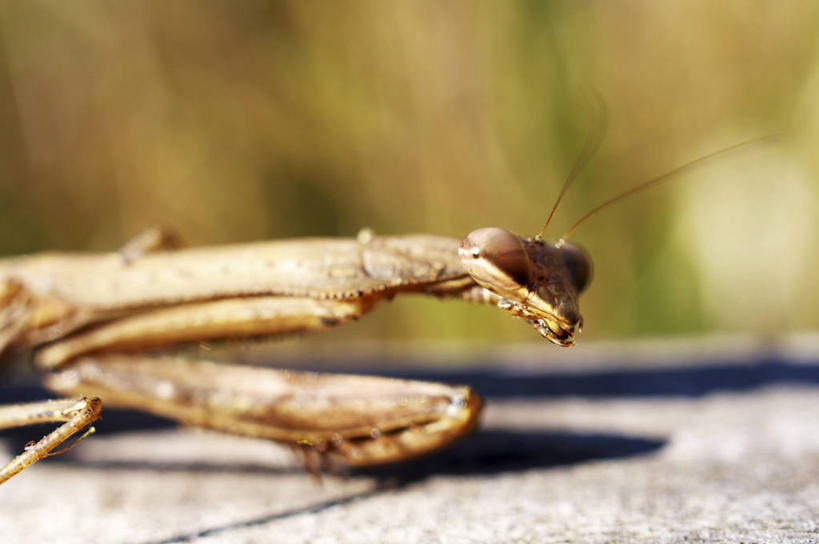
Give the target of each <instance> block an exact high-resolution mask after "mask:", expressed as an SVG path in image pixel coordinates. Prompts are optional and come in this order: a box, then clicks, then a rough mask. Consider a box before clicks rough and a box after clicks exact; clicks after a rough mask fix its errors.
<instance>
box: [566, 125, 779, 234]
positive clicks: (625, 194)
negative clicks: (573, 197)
mask: <svg viewBox="0 0 819 544" xmlns="http://www.w3.org/2000/svg"><path fill="white" fill-rule="evenodd" d="M776 138H777V136H776V135H769V136H762V137H759V138H754V139H752V140H746V141H744V142H740V143H738V144H734V145H732V146H730V147H726V148H723V149H720V150H719V151H714V152H713V153H709V154H708V155H703V156H702V157H699V158H697V159H694V160H692V161H690V162H687V163H685V164H683V165H681V166H678V167H677V168H674V169H673V170H670V171H668V172H666V173H665V174H662V175H660V176H657V177H655V178H652V179H650V180H648V181H644V182H643V183H640V184H637V185H635V186H634V187H632V188H631V189H627V190H626V191H624V192H622V193H620V194H619V195H617V196H614V197H612V198H610V199H608V200H606V201H605V202H603V203H602V204H600V205H599V206H597V207H595V208H593V209H592V210H591V211H590V212H588V213H587V214H586V215H584V216H583V217H581V218H580V219H578V220H577V222H576V223H575V224H574V225H572V226H571V228H569V230H567V231H566V234H564V235H563V236H562V237H561V238H560V242H558V243H562V242H564V241H565V240H567V239H568V238H569V236H571V235H572V234H573V233H574V231H575V229H577V227H579V226H580V225H581V224H582V223H584V222H585V221H586V220H587V219H588V218H590V217H591V216H593V215H594V214H596V213H597V212H599V211H600V210H602V209H604V208H607V207H608V206H610V205H611V204H614V203H615V202H619V201H620V200H623V199H624V198H627V197H630V196H631V195H633V194H635V193H639V192H640V191H642V190H644V189H648V188H650V187H653V186H654V185H658V184H660V183H662V182H664V181H668V180H669V179H671V178H673V177H674V176H677V175H679V174H682V173H683V172H686V171H688V170H691V169H692V168H694V167H697V166H701V165H702V164H703V163H705V162H707V161H710V160H711V159H715V158H717V157H720V156H723V155H726V154H728V153H730V152H732V151H736V150H737V149H740V148H743V147H746V146H749V145H752V144H757V143H761V142H765V141H770V140H774V139H776ZM561 196H562V193H561ZM550 217H551V216H550Z"/></svg>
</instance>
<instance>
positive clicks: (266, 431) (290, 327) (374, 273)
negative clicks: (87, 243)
mask: <svg viewBox="0 0 819 544" xmlns="http://www.w3.org/2000/svg"><path fill="white" fill-rule="evenodd" d="M756 141H759V139H757V140H752V141H750V142H744V143H742V144H738V145H735V146H732V147H729V148H727V149H723V150H721V151H718V152H716V153H712V154H710V155H707V156H704V157H700V158H698V159H695V160H694V161H691V162H689V163H687V164H685V165H683V166H681V167H678V168H676V169H674V170H672V171H670V172H667V173H666V174H664V175H662V176H659V177H657V178H654V179H651V180H649V181H646V182H644V183H641V184H639V185H637V186H635V187H634V188H632V189H630V190H628V191H626V192H625V193H622V194H620V195H618V196H616V197H614V198H613V199H611V200H609V201H607V202H604V203H603V204H602V205H600V206H598V207H597V208H595V209H593V210H592V211H591V212H589V213H588V214H586V215H585V216H583V217H582V218H581V219H580V220H579V221H578V222H577V223H575V225H574V226H573V227H572V228H571V229H570V230H569V231H568V232H567V233H566V235H564V236H563V237H562V238H561V239H560V240H559V241H558V242H557V243H555V244H549V243H547V242H545V241H543V240H542V239H541V236H542V234H543V232H544V230H545V228H546V226H547V225H548V223H549V220H550V219H551V217H552V214H553V213H554V211H555V209H556V208H557V205H558V203H559V202H560V199H561V198H562V196H563V194H564V193H565V191H566V189H567V188H568V186H569V184H570V183H571V181H572V180H573V178H574V177H575V175H576V173H577V171H578V170H579V165H580V164H581V163H582V162H583V161H584V160H585V159H586V158H587V157H588V154H589V153H588V151H589V147H588V145H587V148H586V149H584V152H583V153H582V154H581V156H580V158H579V159H578V161H577V163H576V165H575V168H574V169H573V171H572V174H571V175H570V176H569V177H568V179H567V180H566V182H565V184H564V186H563V189H562V191H561V193H560V196H559V197H558V199H557V201H556V202H555V204H554V207H553V208H552V211H551V213H550V214H549V219H547V221H546V225H544V227H543V229H542V230H541V232H540V233H539V234H538V235H537V236H535V237H526V236H517V235H515V234H513V233H511V232H509V231H507V230H504V229H500V228H482V229H478V230H475V231H473V232H471V233H470V234H469V235H467V236H466V238H464V239H463V240H457V239H455V238H450V237H447V236H436V235H423V234H422V235H406V236H375V235H373V234H372V233H371V232H370V231H367V230H364V231H362V232H361V233H360V234H359V236H358V237H357V238H356V239H331V238H315V239H297V240H286V241H272V242H261V243H252V244H244V245H231V246H225V247H212V248H192V249H178V248H177V247H176V244H175V242H174V240H173V238H172V237H170V236H168V235H167V234H166V233H164V232H162V231H160V230H156V229H154V230H148V231H146V232H144V233H143V234H141V235H140V236H138V237H137V238H135V239H134V240H132V241H131V242H129V243H128V244H127V245H126V246H124V247H123V248H122V249H121V250H120V251H118V252H113V253H109V254H73V253H42V254H37V255H32V256H25V257H17V258H8V259H3V260H0V355H2V354H3V353H4V352H9V351H11V350H21V349H26V350H34V364H35V365H36V367H37V369H38V370H39V371H40V372H41V374H42V379H43V381H44V383H45V385H46V387H47V388H49V389H50V390H52V391H54V392H56V393H57V394H59V395H62V396H65V397H66V398H65V399H62V400H53V401H44V402H37V403H30V404H24V405H13V406H6V407H0V428H4V427H11V426H20V425H27V424H31V423H35V422H43V421H53V422H62V425H60V426H59V427H58V428H57V429H56V430H55V431H53V432H52V433H50V434H48V435H46V436H45V437H44V438H43V439H41V440H40V441H39V442H37V443H36V444H33V445H31V446H29V447H28V448H27V449H26V451H24V452H23V453H22V454H20V455H19V456H18V457H17V458H15V459H14V460H12V461H11V462H10V463H9V464H8V465H7V466H6V467H4V468H3V469H2V470H0V483H2V482H4V481H6V480H8V479H9V478H11V477H12V476H14V475H15V474H17V473H19V472H20V471H22V470H23V469H25V468H26V467H28V466H29V465H31V464H33V463H34V462H36V461H37V460H39V459H41V458H43V457H47V456H49V455H53V454H55V453H59V452H54V451H53V450H54V448H56V447H58V446H59V445H60V444H62V443H64V442H65V441H66V440H67V439H68V438H69V437H71V436H73V435H75V434H77V433H80V432H81V431H83V429H86V428H87V429H88V430H86V431H85V433H84V434H82V435H80V437H79V438H78V439H77V440H76V441H79V440H80V439H82V438H83V437H84V436H85V435H86V434H88V433H89V432H93V427H89V426H90V425H91V424H92V423H93V422H94V421H95V420H96V419H98V418H99V416H100V412H101V408H102V404H101V403H102V401H101V400H100V399H103V400H104V401H105V403H106V404H111V405H116V406H123V407H129V408H136V409H139V410H144V411H147V412H151V413H154V414H157V415H160V416H164V417H168V418H172V419H175V420H177V421H179V422H181V423H184V424H188V425H195V426H200V427H206V428H210V429H215V430H218V431H223V432H227V433H233V434H238V435H244V436H251V437H259V438H266V439H271V440H275V441H279V442H284V443H289V444H291V445H294V446H296V447H298V448H301V449H302V450H303V451H304V452H305V460H306V464H307V465H308V469H311V470H313V471H315V470H317V469H319V468H322V466H323V465H324V463H325V462H326V461H327V460H328V459H339V460H340V461H341V462H342V463H344V464H346V465H350V466H361V465H373V464H380V463H387V462H392V461H396V460H401V459H405V458H409V457H413V456H416V455H420V454H423V453H426V452H429V451H431V450H434V449H438V448H441V447H443V446H445V445H447V444H449V443H450V442H452V441H453V440H455V439H457V438H459V437H461V436H463V435H465V434H467V433H468V432H470V431H471V430H472V429H474V428H475V426H476V425H477V422H478V416H479V413H480V410H481V399H480V397H479V396H478V395H477V393H475V392H474V391H472V390H471V389H470V388H469V387H467V386H454V385H447V384H441V383H427V382H419V381H410V380H400V379H391V378H380V377H365V376H354V375H344V374H316V373H309V372H295V371H283V370H275V369H269V368H257V367H247V366H232V365H222V364H216V363H214V362H210V361H204V360H203V361H192V360H188V359H182V358H180V357H175V356H170V355H156V354H155V351H156V350H157V349H159V348H162V347H165V346H169V345H172V344H178V343H186V342H192V343H196V342H201V341H206V340H213V339H221V338H243V337H256V336H271V335H278V334H285V333H292V332H300V331H319V330H322V329H327V328H330V327H334V326H337V325H339V324H341V323H344V322H347V321H350V320H356V319H358V318H360V317H361V316H363V315H364V314H366V313H368V312H369V311H370V310H372V309H373V308H374V307H375V306H376V305H377V304H378V303H379V302H381V301H384V300H390V299H392V298H393V297H394V296H396V295H399V294H404V293H418V294H425V295H432V296H436V297H441V298H453V299H461V300H466V301H471V302H477V303H487V304H492V305H495V306H497V307H498V308H500V309H501V310H503V311H504V312H507V313H510V314H512V315H514V316H517V317H519V318H522V319H523V320H525V321H527V322H528V323H529V324H530V325H531V326H533V327H534V328H535V330H536V331H537V332H538V333H539V334H540V335H541V336H543V337H544V338H546V339H547V340H550V341H551V342H552V343H554V344H557V345H559V346H572V345H574V343H575V337H576V335H577V334H578V333H579V332H580V329H581V327H582V323H583V320H582V317H581V315H580V311H579V307H578V295H579V294H580V293H581V292H582V291H583V290H584V289H585V288H586V287H587V285H588V283H589V280H590V278H591V260H590V258H589V257H588V255H587V254H586V253H585V251H584V250H583V249H581V248H580V247H579V246H577V245H574V244H571V243H569V242H566V239H567V238H568V236H569V235H570V234H572V232H574V230H575V228H576V227H577V226H578V225H579V224H580V223H582V222H583V221H585V220H586V219H587V218H588V217H590V216H591V215H593V214H595V213H596V212H597V211H599V210H600V209H602V208H604V207H606V206H608V205H610V204H612V203H613V202H615V201H617V200H620V199H622V198H625V197H626V196H629V195H631V194H633V193H635V192H637V191H640V190H642V189H645V188H647V187H650V186H652V185H655V184H657V183H659V182H661V181H664V180H667V179H668V178H670V177H671V176H673V175H676V174H678V173H680V172H681V171H682V170H685V169H688V168H690V167H692V166H694V165H697V164H700V163H702V162H703V161H705V160H708V159H711V158H713V157H716V156H717V155H722V154H724V153H727V152H728V151H731V150H733V149H736V148H738V147H740V146H745V145H748V144H750V143H752V142H756ZM146 350H147V351H146ZM76 441H75V442H73V443H72V444H71V445H70V446H68V447H72V446H73V445H74V444H76ZM66 449H67V448H66ZM61 451H64V450H61Z"/></svg>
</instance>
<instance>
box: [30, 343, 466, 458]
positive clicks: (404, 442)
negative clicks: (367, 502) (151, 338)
mask: <svg viewBox="0 0 819 544" xmlns="http://www.w3.org/2000/svg"><path fill="white" fill-rule="evenodd" d="M46 385H47V386H48V387H49V388H50V389H53V390H56V391H63V392H71V391H86V392H93V394H94V395H99V396H100V397H102V398H110V399H116V401H115V403H116V404H118V405H124V406H128V407H131V408H136V409H140V410H144V411H148V412H151V413H154V414H157V415H161V416H164V417H168V418H172V419H175V420H177V421H180V422H182V423H185V424H189V425H196V426H200V427H206V428H210V429H216V430H219V431H224V432H229V433H232V434H239V435H243V436H251V437H258V438H267V439H272V440H277V441H281V442H288V443H291V444H296V445H300V446H309V447H311V448H315V449H316V450H317V451H318V452H320V453H322V454H327V455H336V456H339V457H340V458H341V459H342V460H343V462H344V463H345V464H347V465H353V466H355V465H365V464H377V463H385V462H389V461H395V460H398V459H401V458H404V457H407V456H408V455H416V454H420V453H423V452H426V451H429V450H433V449H436V448H438V447H440V446H441V444H443V443H448V442H450V441H451V440H453V439H455V438H456V437H458V436H461V435H463V434H465V433H467V432H469V431H470V430H471V429H472V428H473V427H474V426H475V424H476V423H477V415H478V413H479V411H480V406H481V403H480V399H479V397H478V396H477V395H476V394H475V393H473V392H472V391H471V390H470V389H469V388H468V387H456V386H449V385H445V384H438V383H427V382H418V381H411V380H399V379H393V378H380V377H370V376H352V375H342V374H324V373H322V374H319V373H312V372H295V371H287V370H275V369H267V368H257V367H246V366H236V365H224V364H218V363H213V362H208V361H195V360H190V359H185V358H181V357H170V356H164V357H148V356H133V355H106V356H99V357H94V358H91V357H83V358H80V359H78V360H77V361H75V362H74V363H73V364H72V365H71V368H70V369H69V370H65V371H61V372H56V373H53V374H51V375H49V376H48V377H47V378H46Z"/></svg>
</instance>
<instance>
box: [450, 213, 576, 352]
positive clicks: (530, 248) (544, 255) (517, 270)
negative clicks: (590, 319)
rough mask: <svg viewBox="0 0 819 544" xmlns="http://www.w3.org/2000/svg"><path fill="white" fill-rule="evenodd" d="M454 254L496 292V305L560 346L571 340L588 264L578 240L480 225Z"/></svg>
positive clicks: (478, 281) (574, 333) (475, 277)
mask: <svg viewBox="0 0 819 544" xmlns="http://www.w3.org/2000/svg"><path fill="white" fill-rule="evenodd" d="M458 256H459V257H460V259H461V263H462V264H463V266H464V268H465V269H466V271H467V273H468V274H469V275H470V276H471V277H472V279H474V280H475V282H476V283H478V284H479V285H481V286H482V287H485V288H486V289H488V290H490V291H491V292H492V293H494V294H496V295H497V296H499V297H500V300H499V301H498V307H499V308H501V309H502V310H505V311H507V312H509V313H511V314H513V315H516V316H518V317H521V318H523V319H525V320H526V321H528V322H529V323H530V324H531V325H532V326H533V327H534V328H535V329H536V330H537V331H538V332H539V333H540V334H541V336H543V337H544V338H546V339H548V340H550V341H551V342H553V343H555V344H557V345H559V346H573V345H574V343H575V339H574V337H575V335H576V334H577V333H579V332H580V330H581V328H582V326H583V318H582V317H581V316H580V310H579V308H578V304H577V297H578V295H579V294H580V292H582V291H583V289H585V288H586V286H587V285H588V283H589V280H590V279H591V270H592V264H591V259H590V258H589V256H588V254H587V253H586V252H585V251H584V250H583V249H581V248H580V246H577V245H574V244H570V243H565V242H562V241H561V242H558V243H557V244H554V245H552V244H547V243H546V242H543V241H542V240H539V239H536V238H528V237H523V236H517V235H515V234H512V233H511V232H509V231H508V230H504V229H500V228H483V229H478V230H475V231H472V232H471V233H469V235H468V236H467V237H466V238H464V240H463V241H462V242H461V247H460V249H459V250H458Z"/></svg>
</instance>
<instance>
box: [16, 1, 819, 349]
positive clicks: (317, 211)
mask: <svg viewBox="0 0 819 544" xmlns="http://www.w3.org/2000/svg"><path fill="white" fill-rule="evenodd" d="M817 36H819V3H817V2H814V1H804V2H798V1H792V2H785V3H774V2H770V3H768V2H750V1H723V2H712V1H708V0H703V1H692V2H652V1H645V2H629V1H626V2H569V1H567V2H538V1H505V2H490V1H487V2H474V1H447V2H440V1H438V2H432V1H414V2H409V1H406V2H397V1H396V2H385V1H377V0H374V1H370V2H366V1H364V2H329V1H328V2H309V1H302V0H299V1H292V2H275V3H272V2H260V1H239V2H236V1H230V2H228V1H209V2H203V1H181V0H175V1H173V2H161V1H156V2H149V1H120V2H109V1H86V0H72V1H71V2H65V1H58V0H54V1H36V0H23V1H10V0H3V1H2V2H0V164H2V171H1V172H0V255H13V254H20V253H29V252H35V251H40V250H45V249H76V250H109V249H113V248H116V247H118V246H119V245H121V244H122V243H123V242H124V241H125V240H127V239H128V238H129V237H130V236H132V235H134V234H135V233H137V232H138V231H139V230H141V229H142V228H144V227H145V226H149V225H165V226H169V227H172V228H173V229H175V230H176V231H178V232H179V233H180V234H181V236H182V237H183V238H184V239H186V240H187V241H188V242H190V243H192V244H216V243H230V242H239V241H246V240H255V239H266V238H280V237H294V236H315V235H321V236H354V235H355V234H356V232H357V231H358V230H359V229H360V228H361V227H370V228H372V229H374V230H375V231H376V232H377V233H382V234H388V233H396V234H398V233H412V232H431V233H439V234H448V235H453V236H457V237H463V236H464V235H466V234H467V233H468V232H469V231H471V230H473V229H475V228H478V227H483V226H502V227H504V228H507V229H510V230H513V231H515V232H518V233H523V234H534V233H536V232H537V231H538V230H539V229H540V227H541V225H542V222H543V220H544V219H545V216H546V214H547V212H548V210H549V208H550V206H551V205H552V203H553V201H554V199H555V197H556V195H557V193H558V191H559V189H560V186H561V184H562V182H563V180H564V178H565V177H566V175H567V173H568V172H569V170H570V169H571V166H572V163H573V162H574V160H575V158H576V156H577V154H578V153H579V151H580V149H581V148H582V146H583V143H584V141H585V139H586V136H587V132H588V124H589V123H588V118H589V116H588V110H589V99H588V96H589V92H588V90H589V89H592V90H593V91H594V92H596V93H598V94H599V95H600V96H601V97H602V99H603V101H604V102H605V105H606V109H607V114H608V129H607V131H606V133H605V135H604V139H603V143H602V146H601V148H600V149H599V151H598V153H597V154H596V155H595V157H594V159H593V160H592V161H591V163H590V164H588V165H587V166H586V168H585V169H584V170H583V172H582V173H581V176H580V178H579V179H578V180H577V182H576V184H575V186H574V187H573V188H572V189H571V190H570V191H569V193H568V195H567V197H566V199H565V200H564V203H563V204H562V206H561V208H560V209H559V211H558V214H557V216H556V219H555V220H554V222H553V225H552V227H550V230H549V232H547V238H550V239H556V238H558V237H559V236H560V234H561V233H563V232H564V231H565V229H566V228H568V226H569V225H571V224H572V223H573V222H574V221H575V220H576V219H577V218H578V217H580V216H581V215H582V214H583V213H585V212H586V211H588V210H589V209H591V208H592V207H593V206H594V205H596V204H598V203H600V202H601V201H603V200H605V199H606V198H608V197H610V196H612V195H614V194H616V193H618V192H620V191H622V190H624V189H626V188H628V187H630V186H631V185H633V184H635V183H637V182H639V181H642V180H644V179H647V178H649V177H652V176H654V175H657V174H660V173H663V172H665V171H667V170H670V169H671V168H673V167H675V166H677V165H679V164H681V163H684V162H687V161H689V160H691V159H693V158H696V157H698V156H700V155H704V154H706V153H709V152H711V151H714V150H717V149H720V148H723V147H727V146H730V145H732V144H734V143H737V142H740V141H743V140H747V139H750V138H754V137H757V136H763V135H766V134H771V133H781V134H782V135H783V137H782V141H781V142H780V143H778V144H765V145H758V146H753V147H751V148H748V149H745V150H743V151H740V152H737V153H733V154H731V155H729V156H727V157H723V158H721V159H719V160H717V161H714V162H710V163H708V164H707V165H704V166H702V167H701V168H697V169H695V170H694V171H692V172H690V173H688V174H686V175H685V176H682V177H681V178H680V179H679V180H678V181H676V182H674V183H671V184H667V185H664V186H662V187H658V188H656V189H653V190H651V191H649V192H646V193H642V194H641V195H640V196H637V197H634V198H632V199H629V200H627V201H624V202H622V203H621V204H619V205H617V206H616V207H613V208H610V209H608V210H606V211H605V212H603V213H601V214H600V215H599V216H597V217H595V218H594V219H592V220H590V221H589V222H588V223H586V224H584V225H583V226H582V227H581V228H580V229H579V230H578V231H577V232H576V234H575V235H574V241H575V242H577V243H580V244H581V245H583V246H585V247H586V248H587V250H588V251H589V252H590V253H591V255H592V256H593V258H594V261H595V277H594V279H593V282H592V285H591V287H590V289H589V290H588V292H587V293H586V294H585V295H584V296H583V298H582V301H581V309H582V310H583V314H584V316H585V322H586V328H585V331H584V333H583V338H584V339H601V338H608V339H621V338H627V337H633V336H655V335H663V336H668V335H689V334H709V333H716V332H731V333H737V332H739V333H751V334H754V335H762V336H765V337H769V338H774V337H776V336H777V335H780V334H782V333H785V332H789V331H804V330H815V329H817V328H819V311H817V307H819V287H817V282H816V279H815V278H816V270H817V269H818V268H819V244H817V231H819V220H818V219H817V217H818V216H819V214H817V211H819V183H817V178H818V177H819V155H817V153H816V149H817V144H819V40H817ZM89 281H93V278H89ZM377 311H378V312H379V317H378V318H376V319H372V318H371V319H365V320H363V321H362V322H361V323H359V324H355V325H351V326H347V327H342V328H341V329H340V330H338V331H334V332H333V334H332V335H331V338H348V337H349V338H364V337H367V338H376V339H380V338H388V339H397V338H401V339H404V338H420V339H426V340H437V339H459V340H464V341H470V342H471V341H475V340H479V339H480V340H484V341H486V342H491V343H493V344H495V345H499V344H498V342H499V341H509V340H531V341H533V342H535V341H538V340H539V339H538V338H537V337H536V336H535V334H534V332H533V331H532V330H531V327H529V326H527V325H526V324H524V323H522V322H519V321H517V320H513V319H510V318H508V317H506V316H503V315H501V314H499V313H498V312H497V311H496V310H494V309H492V308H482V307H477V306H471V305H467V304H463V303H457V302H453V303H442V302H440V301H437V300H423V299H421V298H411V299H410V300H402V299H398V300H396V301H395V302H394V303H392V304H387V305H385V306H384V307H382V308H380V309H379V310H377ZM582 341H583V340H582V339H581V342H582Z"/></svg>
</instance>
